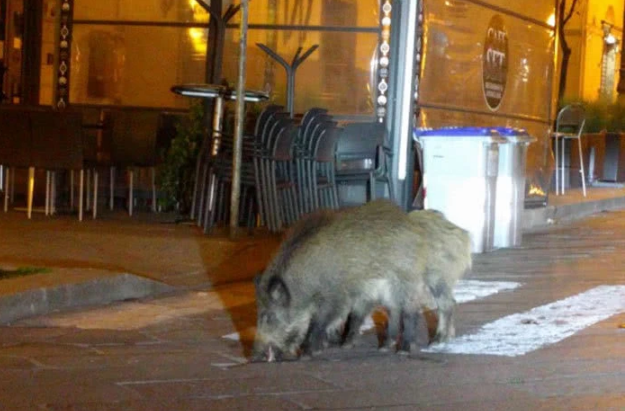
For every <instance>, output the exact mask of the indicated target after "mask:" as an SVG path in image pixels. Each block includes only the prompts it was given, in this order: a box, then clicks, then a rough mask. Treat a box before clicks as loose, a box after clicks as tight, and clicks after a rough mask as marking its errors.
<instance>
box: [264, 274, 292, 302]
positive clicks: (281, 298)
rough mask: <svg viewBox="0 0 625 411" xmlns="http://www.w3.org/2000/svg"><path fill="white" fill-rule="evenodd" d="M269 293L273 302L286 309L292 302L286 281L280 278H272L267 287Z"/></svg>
mask: <svg viewBox="0 0 625 411" xmlns="http://www.w3.org/2000/svg"><path fill="white" fill-rule="evenodd" d="M267 292H268V293H269V298H271V301H273V302H274V303H276V304H279V305H281V306H283V307H286V306H287V305H289V303H290V302H291V295H290V294H289V289H288V288H287V287H286V284H285V283H284V281H282V278H280V277H278V276H275V277H271V280H269V285H268V286H267Z"/></svg>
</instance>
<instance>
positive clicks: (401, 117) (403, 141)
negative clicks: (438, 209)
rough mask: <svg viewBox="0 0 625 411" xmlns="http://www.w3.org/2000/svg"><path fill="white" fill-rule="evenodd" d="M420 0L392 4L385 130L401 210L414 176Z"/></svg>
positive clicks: (408, 195) (402, 0) (405, 205)
mask: <svg viewBox="0 0 625 411" xmlns="http://www.w3.org/2000/svg"><path fill="white" fill-rule="evenodd" d="M420 1H421V0H401V1H394V2H393V14H392V17H391V18H392V19H393V23H392V27H393V28H392V29H391V30H392V34H391V51H390V55H391V56H392V59H391V61H392V63H391V76H392V78H391V84H390V88H389V106H388V117H387V128H388V130H389V136H390V142H391V144H392V150H393V157H392V158H393V170H392V177H391V178H392V179H393V187H394V190H395V201H396V202H397V204H398V205H399V206H400V207H402V208H403V209H408V208H409V206H410V201H411V198H410V195H411V192H412V184H411V181H412V173H413V167H414V166H413V161H412V156H413V143H412V128H413V127H414V106H415V101H414V95H415V92H414V86H415V64H416V62H415V57H416V54H415V50H416V47H415V46H416V41H417V29H418V16H419V3H420Z"/></svg>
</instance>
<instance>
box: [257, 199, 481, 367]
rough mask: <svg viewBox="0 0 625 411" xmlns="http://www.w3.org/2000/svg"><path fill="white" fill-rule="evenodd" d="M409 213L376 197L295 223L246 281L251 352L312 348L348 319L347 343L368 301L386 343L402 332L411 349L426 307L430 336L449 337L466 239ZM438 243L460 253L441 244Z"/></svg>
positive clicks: (429, 215) (438, 219)
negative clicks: (383, 323) (382, 321)
mask: <svg viewBox="0 0 625 411" xmlns="http://www.w3.org/2000/svg"><path fill="white" fill-rule="evenodd" d="M419 213H422V214H414V213H411V214H410V216H409V215H407V214H406V213H404V212H403V210H401V209H400V208H399V207H397V206H396V205H394V204H393V203H391V202H389V201H387V200H378V201H373V202H370V203H367V204H365V205H363V206H361V207H357V208H353V209H347V210H344V211H341V212H321V213H316V214H313V215H310V216H308V217H305V218H304V219H302V220H301V221H300V222H298V223H297V224H296V225H295V226H294V227H293V228H292V229H291V230H290V232H289V233H288V234H287V236H286V238H285V240H284V241H283V243H282V244H281V246H280V248H279V250H278V252H277V254H276V256H275V257H274V259H273V261H272V262H271V263H270V265H269V266H268V267H267V269H266V270H265V272H264V273H263V274H262V276H260V277H257V279H256V298H257V305H258V322H257V330H256V340H255V342H254V358H255V359H267V360H268V361H273V360H279V359H281V358H282V357H283V356H291V357H295V356H296V355H297V353H298V352H299V351H300V350H302V351H304V352H309V353H313V352H316V351H318V350H320V349H321V348H322V347H323V344H324V343H325V341H326V340H327V338H328V332H335V330H337V329H340V328H341V326H342V325H343V324H344V323H345V322H346V320H347V319H348V318H349V323H348V326H347V334H346V341H347V342H349V341H351V339H352V338H353V337H354V335H355V334H356V333H357V332H358V328H359V326H360V324H362V322H363V320H364V318H366V316H367V315H368V314H369V313H370V312H371V311H372V310H373V309H374V308H375V307H376V306H383V307H385V308H386V309H387V311H388V314H389V320H388V333H387V334H388V344H389V345H394V343H395V342H396V341H397V338H398V337H399V335H400V328H403V331H402V333H401V345H400V349H403V350H410V349H411V348H412V347H414V345H415V344H416V322H417V315H418V314H419V313H420V312H421V308H422V306H423V305H424V304H425V305H428V306H431V305H432V303H434V304H435V307H436V310H437V313H438V315H439V317H440V319H439V327H438V329H437V336H436V338H437V339H438V340H445V339H447V338H448V337H449V335H450V333H453V317H452V315H453V306H454V300H453V296H452V292H451V288H452V286H453V283H455V281H456V280H457V278H459V277H460V276H461V275H462V274H464V272H465V271H466V270H467V269H468V268H469V267H470V265H471V254H470V240H469V237H468V234H467V233H466V232H465V231H464V230H461V229H459V228H457V227H455V226H453V225H451V223H449V222H448V221H447V220H445V219H444V218H443V217H442V216H441V215H440V214H439V213H436V212H419ZM413 214H414V215H413ZM437 225H441V227H440V228H441V229H440V230H437V229H436V226H437ZM447 236H454V237H457V238H453V239H447V238H445V237H447ZM428 237H429V238H428ZM446 242H449V243H450V246H451V247H454V248H455V247H456V246H458V247H460V249H458V250H446V249H445V243H446ZM446 259H454V260H457V261H454V262H445V260H446ZM441 262H443V264H442V265H441ZM439 265H440V267H439ZM448 269H450V270H455V271H454V272H453V273H449V272H447V270H448ZM459 271H462V272H461V273H460V272H459ZM402 325H403V327H402Z"/></svg>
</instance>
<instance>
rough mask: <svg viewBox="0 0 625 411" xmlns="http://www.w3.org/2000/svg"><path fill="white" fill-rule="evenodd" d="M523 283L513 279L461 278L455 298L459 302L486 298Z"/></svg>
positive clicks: (455, 291)
mask: <svg viewBox="0 0 625 411" xmlns="http://www.w3.org/2000/svg"><path fill="white" fill-rule="evenodd" d="M520 285H521V284H520V283H515V282H512V281H479V280H460V281H458V283H457V284H456V287H455V288H454V298H455V299H456V302H457V303H458V304H462V303H466V302H469V301H473V300H477V299H478V298H486V297H488V296H489V295H493V294H497V293H498V292H501V291H510V290H514V289H515V288H518V287H519V286H520Z"/></svg>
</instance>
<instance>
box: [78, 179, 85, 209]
mask: <svg viewBox="0 0 625 411" xmlns="http://www.w3.org/2000/svg"><path fill="white" fill-rule="evenodd" d="M84 189H85V170H84V169H82V168H81V169H80V172H79V174H78V221H82V211H83V210H82V206H83V193H84Z"/></svg>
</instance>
